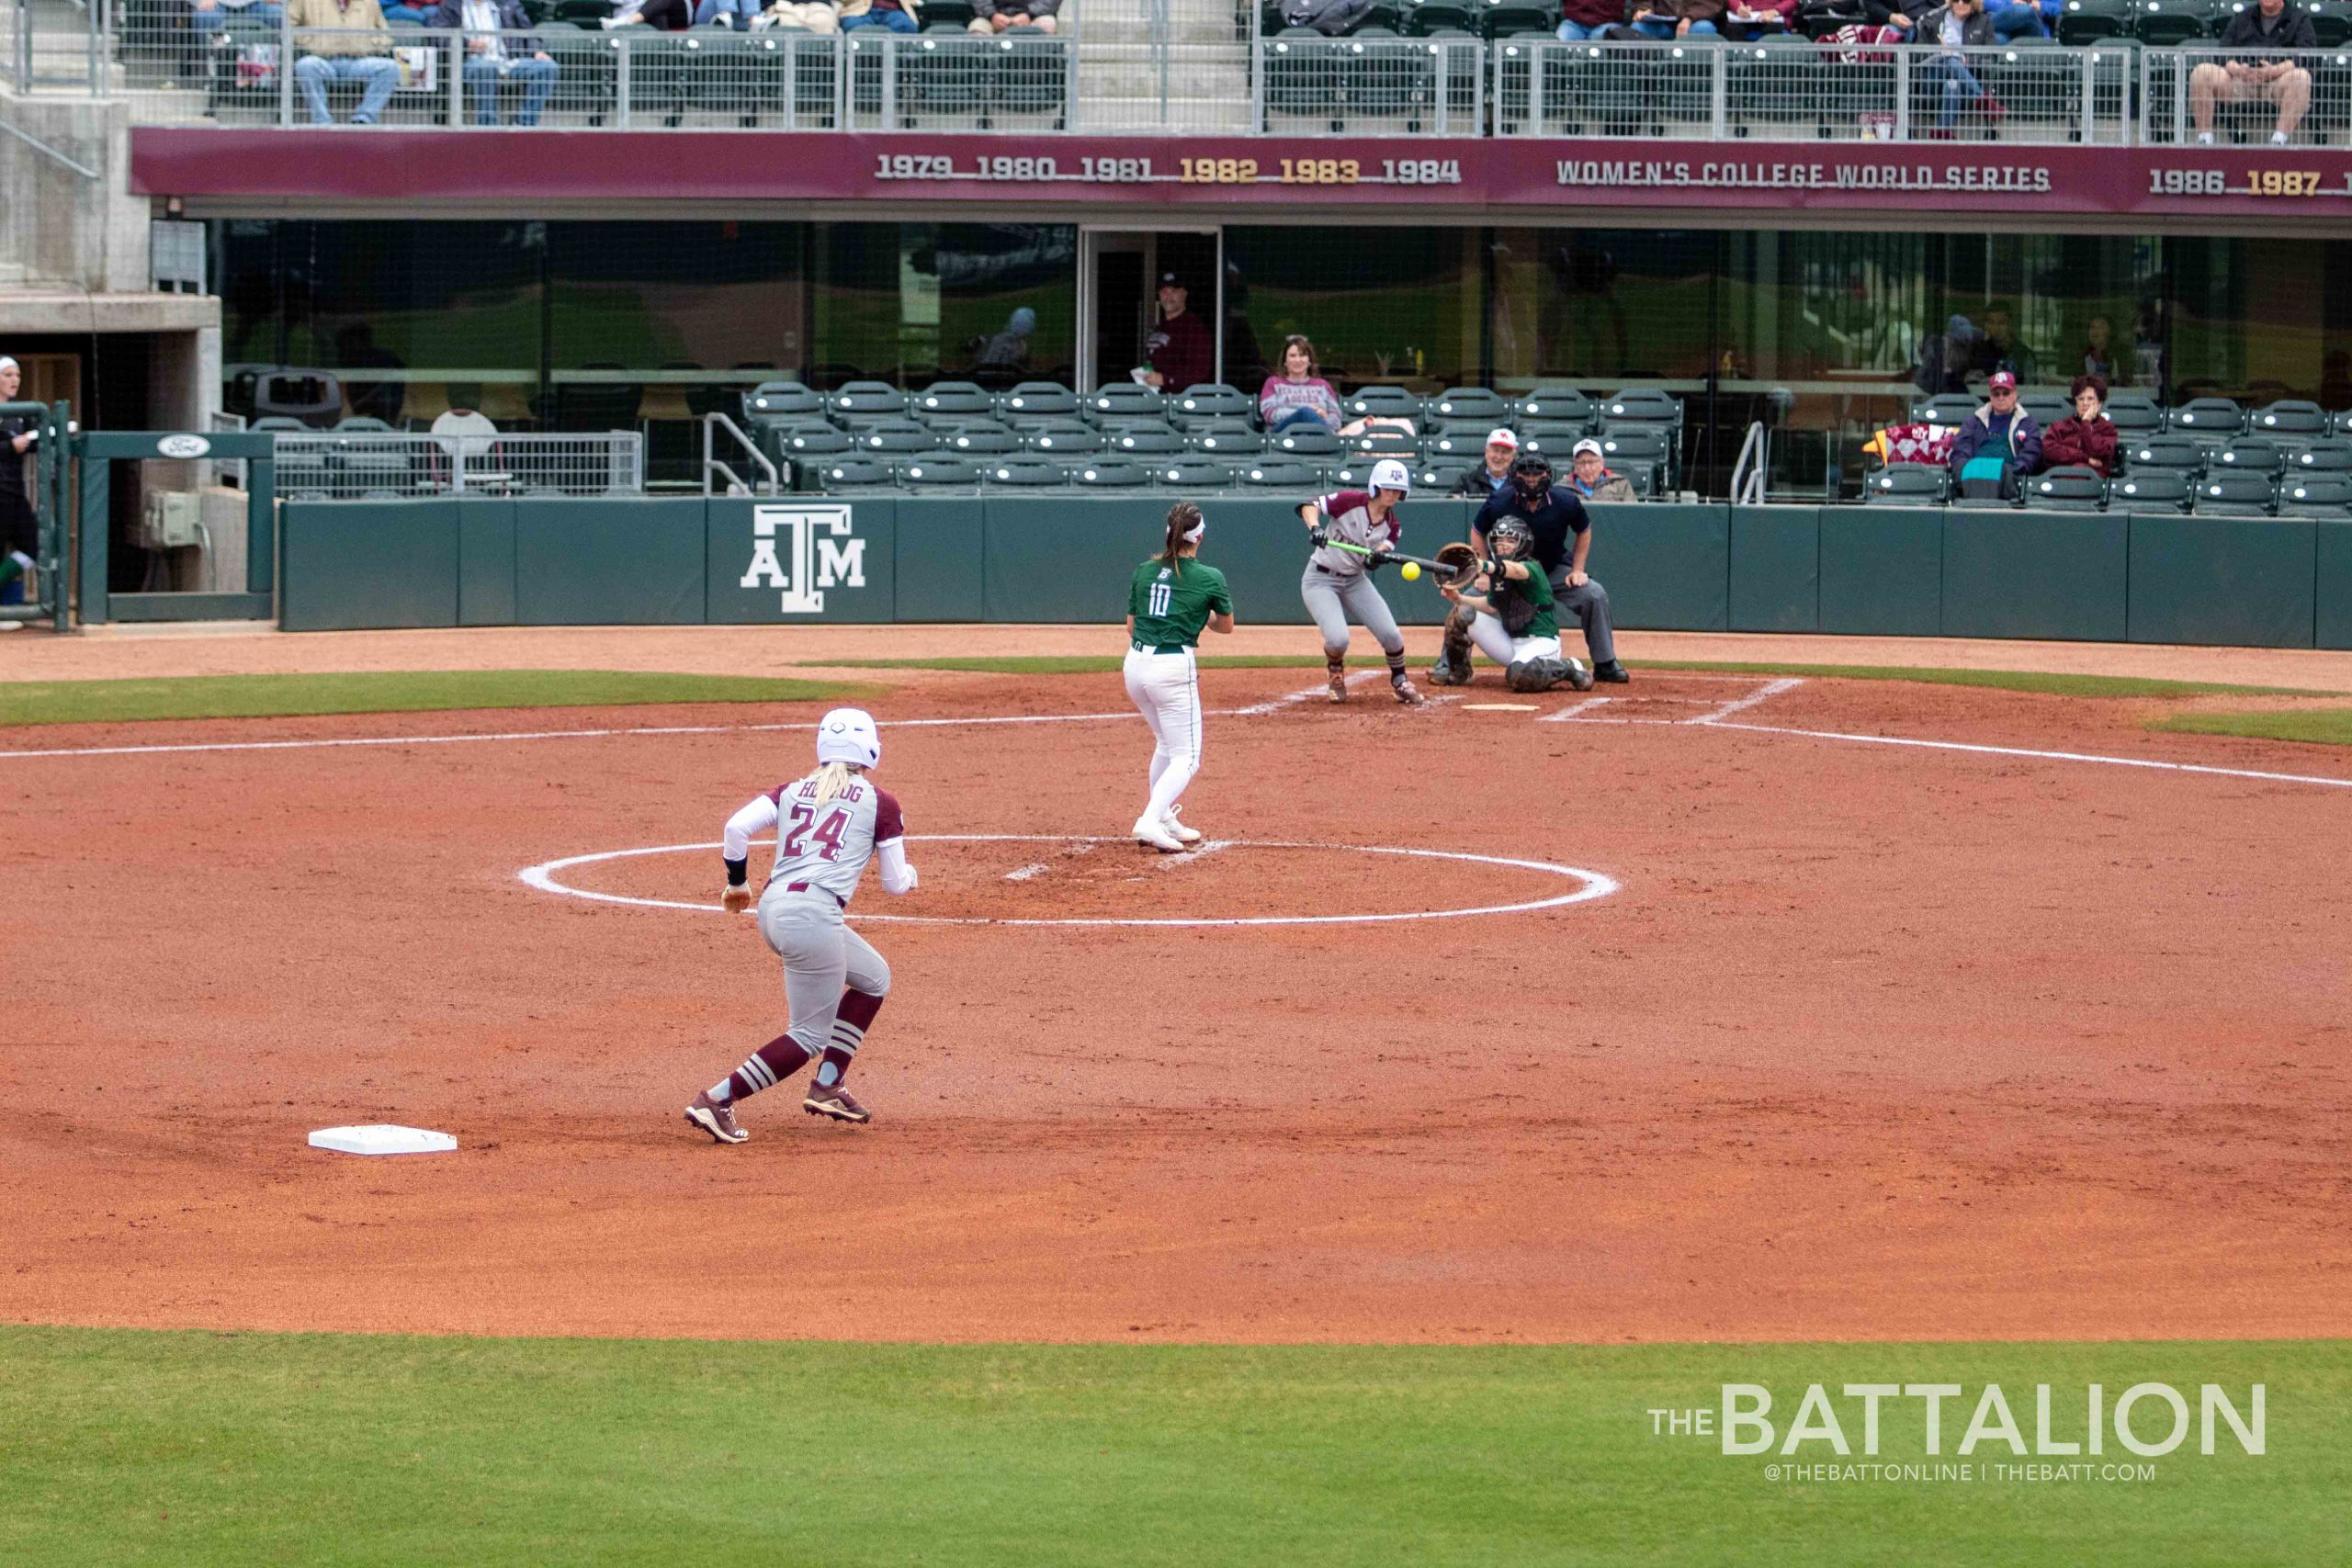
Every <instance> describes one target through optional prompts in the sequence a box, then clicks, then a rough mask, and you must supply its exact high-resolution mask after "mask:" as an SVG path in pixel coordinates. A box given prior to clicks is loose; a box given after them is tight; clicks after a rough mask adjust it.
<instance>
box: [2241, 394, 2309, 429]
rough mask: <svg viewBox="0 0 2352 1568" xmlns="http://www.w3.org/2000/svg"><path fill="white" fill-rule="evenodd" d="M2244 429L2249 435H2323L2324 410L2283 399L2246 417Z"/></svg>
mask: <svg viewBox="0 0 2352 1568" xmlns="http://www.w3.org/2000/svg"><path fill="white" fill-rule="evenodd" d="M2245 428H2246V432H2247V434H2252V435H2303V436H2315V435H2324V434H2327V411H2326V410H2325V409H2323V408H2321V407H2320V406H2319V405H2318V404H2317V403H2313V402H2305V401H2303V400H2301V399H2295V398H2284V399H2281V400H2278V402H2275V403H2265V404H2264V405H2263V406H2262V407H2260V408H2258V409H2256V410H2255V411H2254V412H2253V413H2251V414H2249V415H2247V416H2246V422H2245Z"/></svg>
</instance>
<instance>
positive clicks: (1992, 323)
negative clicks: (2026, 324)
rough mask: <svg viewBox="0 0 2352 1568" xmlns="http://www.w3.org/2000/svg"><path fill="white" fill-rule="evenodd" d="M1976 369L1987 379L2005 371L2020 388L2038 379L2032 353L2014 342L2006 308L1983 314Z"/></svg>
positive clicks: (2038, 370)
mask: <svg viewBox="0 0 2352 1568" xmlns="http://www.w3.org/2000/svg"><path fill="white" fill-rule="evenodd" d="M1976 368H1977V369H1979V370H1982V371H1984V372H1985V374H1986V375H1987V376H1989V375H1991V374H1992V373H1993V372H1994V371H1996V370H2006V371H2007V372H2008V373H2009V374H2010V375H2012V376H2014V377H2016V378H2018V385H2019V386H2021V387H2030V386H2032V385H2033V384H2034V383H2035V382H2036V381H2039V380H2040V379H2041V361H2039V360H2037V359H2035V358H2034V356H2033V350H2031V349H2030V348H2028V347H2026V345H2025V344H2021V343H2019V342H2018V334H2017V328H2016V326H2015V325H2014V324H2013V323H2012V322H2011V321H2010V319H2009V308H2008V307H2007V305H1993V306H1989V307H1987V308H1986V310H1985V341H1984V342H1983V343H1982V344H1979V345H1978V346H1977V351H1976Z"/></svg>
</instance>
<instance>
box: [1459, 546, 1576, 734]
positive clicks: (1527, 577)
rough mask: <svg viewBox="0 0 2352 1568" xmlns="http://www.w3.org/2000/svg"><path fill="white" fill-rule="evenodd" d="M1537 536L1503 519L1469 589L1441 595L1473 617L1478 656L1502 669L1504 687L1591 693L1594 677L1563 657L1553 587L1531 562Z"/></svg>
mask: <svg viewBox="0 0 2352 1568" xmlns="http://www.w3.org/2000/svg"><path fill="white" fill-rule="evenodd" d="M1534 545H1535V534H1534V530H1532V529H1531V528H1530V527H1528V525H1526V524H1524V523H1522V522H1521V521H1520V520H1519V519H1518V518H1516V517H1505V518H1502V519H1500V520H1499V521H1498V522H1497V523H1496V524H1495V525H1494V526H1493V527H1492V528H1491V529H1489V530H1488V531H1487V548H1489V549H1491V550H1493V551H1494V552H1495V553H1494V555H1493V556H1491V557H1489V558H1487V559H1486V560H1483V561H1478V562H1476V570H1475V572H1474V573H1473V575H1472V576H1471V578H1470V581H1469V583H1468V585H1467V587H1466V589H1465V587H1464V585H1463V584H1462V583H1461V582H1460V581H1458V580H1457V581H1449V582H1446V583H1444V584H1443V585H1442V586H1441V587H1440V588H1439V589H1438V592H1441V593H1442V594H1444V595H1445V597H1446V599H1447V600H1448V601H1449V602H1450V603H1452V604H1454V605H1456V606H1458V607H1460V608H1462V609H1465V610H1469V611H1471V612H1473V614H1472V615H1471V620H1470V626H1469V632H1470V640H1471V641H1472V642H1474V643H1476V645H1477V648H1478V651H1479V652H1481V653H1483V654H1485V655H1486V656H1487V658H1489V659H1491V660H1494V661H1495V662H1496V663H1498V664H1499V665H1501V666H1502V667H1503V684H1505V685H1506V686H1509V687H1510V689H1511V690H1512V691H1514V692H1548V691H1550V690H1552V688H1553V687H1555V686H1558V685H1563V684H1565V685H1568V686H1572V687H1574V688H1575V689H1576V690H1577V691H1579V692H1589V691H1590V690H1591V689H1592V671H1589V670H1587V669H1586V668H1585V667H1584V666H1583V664H1581V663H1580V662H1578V661H1577V660H1573V659H1569V658H1566V657H1565V656H1564V655H1563V654H1562V653H1561V651H1560V627H1559V623H1558V621H1557V620H1555V618H1554V615H1553V603H1554V601H1553V597H1552V584H1551V581H1550V580H1549V579H1548V578H1546V577H1545V576H1544V572H1543V571H1542V570H1541V569H1540V568H1539V567H1538V566H1537V565H1536V564H1535V563H1534V561H1533V560H1532V551H1533V549H1534ZM1454 550H1459V551H1462V552H1463V553H1464V555H1467V554H1469V553H1470V552H1469V547H1467V546H1464V545H1448V546H1446V547H1445V548H1444V549H1442V550H1440V551H1438V553H1437V558H1438V559H1439V560H1440V561H1442V562H1444V561H1448V560H1449V555H1448V552H1449V551H1454ZM1452 559H1455V560H1458V559H1459V557H1454V558H1452Z"/></svg>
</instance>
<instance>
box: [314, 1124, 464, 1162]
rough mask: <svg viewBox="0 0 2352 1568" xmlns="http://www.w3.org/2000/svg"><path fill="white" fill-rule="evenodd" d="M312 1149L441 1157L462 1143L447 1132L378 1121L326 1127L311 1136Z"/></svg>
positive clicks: (364, 1153)
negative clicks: (439, 1155) (352, 1125)
mask: <svg viewBox="0 0 2352 1568" xmlns="http://www.w3.org/2000/svg"><path fill="white" fill-rule="evenodd" d="M457 1146H458V1140H457V1139H455V1138H453V1137H451V1136H450V1135H449V1134H447V1133H428V1132H426V1131H425V1130H424V1128H422V1127H396V1126H394V1125H392V1123H390V1122H375V1123H372V1124H371V1125H368V1126H366V1127H322V1128H320V1129H319V1130H318V1131H317V1132H315V1133H313V1134H311V1147H312V1148H314V1149H333V1150H334V1151H335V1152H336V1153H337V1154H345V1155H438V1154H447V1153H448V1152H449V1151H450V1150H451V1149H454V1148H456V1147H457Z"/></svg>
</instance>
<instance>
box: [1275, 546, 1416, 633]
mask: <svg viewBox="0 0 2352 1568" xmlns="http://www.w3.org/2000/svg"><path fill="white" fill-rule="evenodd" d="M1298 596H1299V597H1300V598H1301V599H1304V600H1305V601H1306V613H1307V614H1308V615H1312V616H1314V617H1315V625H1316V626H1317V629H1318V630H1320V631H1321V632H1322V634H1323V647H1324V649H1326V650H1327V651H1329V652H1331V653H1345V652H1346V651H1347V650H1348V623H1349V622H1350V621H1353V622H1355V623H1356V624H1357V625H1358V626H1362V627H1363V629H1364V630H1366V631H1368V632H1370V633H1371V634H1372V639H1373V641H1374V642H1376V643H1378V644H1379V645H1380V651H1381V652H1383V653H1402V652H1403V651H1405V634H1404V633H1403V632H1400V631H1398V630H1397V617H1396V616H1394V615H1390V614H1389V613H1388V601H1387V600H1385V599H1383V598H1382V597H1381V596H1380V590H1379V589H1377V588H1374V586H1373V585H1372V576H1371V574H1370V573H1369V572H1362V571H1359V572H1354V573H1351V574H1350V575H1348V576H1345V577H1342V576H1340V575H1338V574H1336V573H1333V572H1328V571H1325V570H1322V569H1321V568H1320V567H1317V566H1314V565H1312V564H1310V565H1309V566H1308V567H1307V569H1306V576H1304V577H1302V578H1300V579H1299V580H1298Z"/></svg>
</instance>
